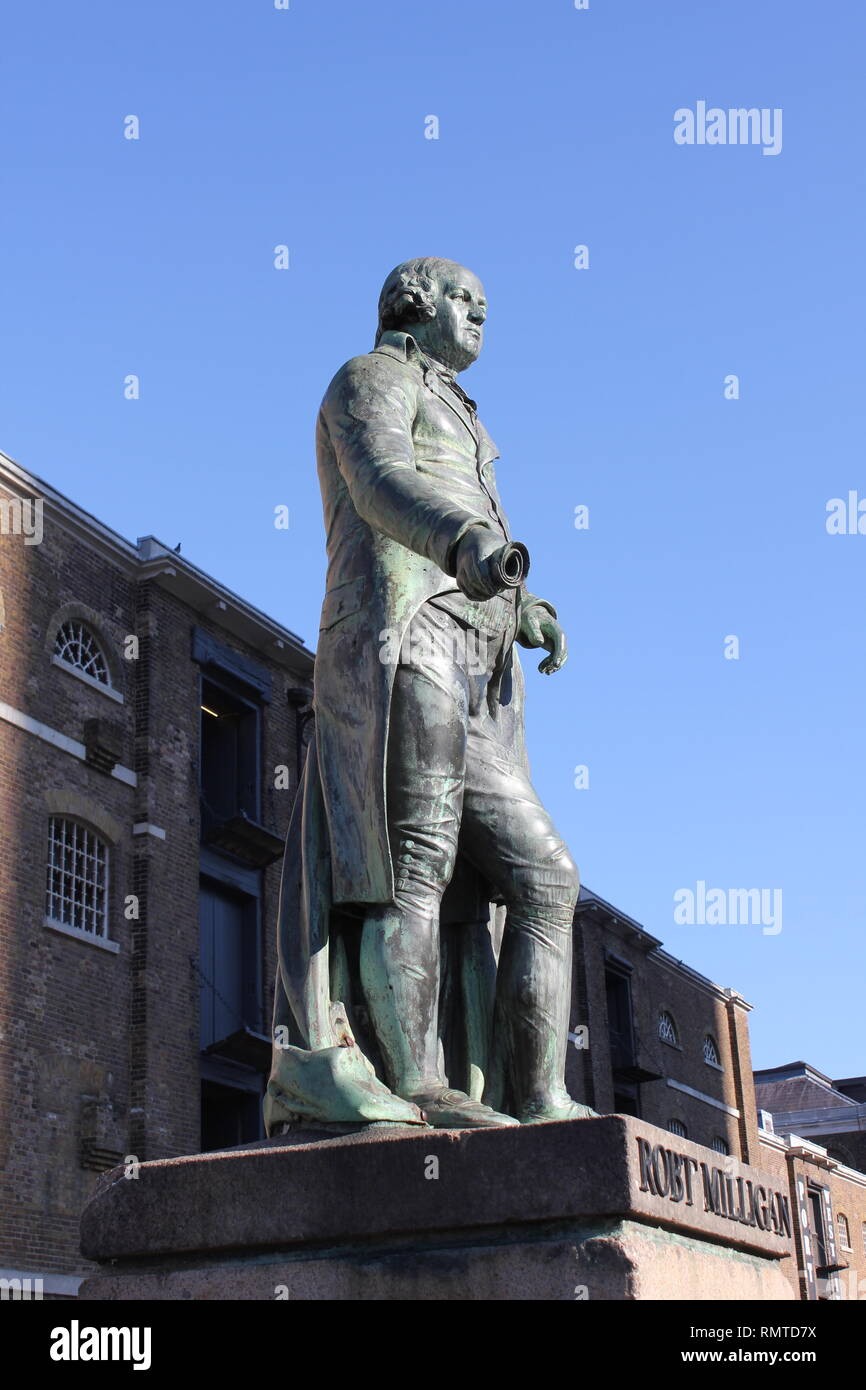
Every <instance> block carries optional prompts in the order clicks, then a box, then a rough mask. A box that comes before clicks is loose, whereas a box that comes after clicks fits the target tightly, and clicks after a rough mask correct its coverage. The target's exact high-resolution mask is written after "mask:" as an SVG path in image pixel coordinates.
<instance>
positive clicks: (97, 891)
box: [45, 816, 108, 936]
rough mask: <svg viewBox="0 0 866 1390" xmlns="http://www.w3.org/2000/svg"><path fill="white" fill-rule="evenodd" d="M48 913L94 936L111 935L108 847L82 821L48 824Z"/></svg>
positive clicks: (57, 819) (58, 818)
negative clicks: (109, 929)
mask: <svg viewBox="0 0 866 1390" xmlns="http://www.w3.org/2000/svg"><path fill="white" fill-rule="evenodd" d="M45 914H46V916H47V917H48V919H49V920H50V921H52V922H59V923H60V924H61V925H63V926H66V927H76V928H78V930H79V931H85V932H90V933H91V934H92V935H93V936H107V935H108V846H107V845H106V844H105V843H104V842H103V841H102V840H100V838H99V836H98V835H96V834H94V832H93V831H92V830H88V829H87V827H86V826H83V825H79V823H78V821H74V820H65V819H63V817H61V816H52V817H51V819H50V820H49V823H48V881H47V901H46V908H45Z"/></svg>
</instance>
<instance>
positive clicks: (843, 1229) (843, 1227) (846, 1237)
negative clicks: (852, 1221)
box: [836, 1211, 851, 1250]
mask: <svg viewBox="0 0 866 1390" xmlns="http://www.w3.org/2000/svg"><path fill="white" fill-rule="evenodd" d="M836 1231H837V1233H838V1235H839V1244H840V1245H841V1247H842V1249H843V1250H850V1249H851V1233H850V1231H849V1230H848V1218H847V1216H846V1215H845V1213H844V1212H842V1211H837V1213H836Z"/></svg>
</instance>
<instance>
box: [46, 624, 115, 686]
mask: <svg viewBox="0 0 866 1390" xmlns="http://www.w3.org/2000/svg"><path fill="white" fill-rule="evenodd" d="M54 655H55V656H56V658H57V660H58V661H62V662H63V664H64V666H71V667H72V669H73V671H78V672H80V673H81V674H82V675H84V676H87V677H89V679H90V680H92V681H95V682H96V684H97V685H107V686H110V685H111V678H110V676H109V674H108V662H107V661H106V659H105V655H104V653H103V651H102V648H101V647H100V645H99V643H98V642H97V640H96V638H95V637H94V635H93V633H92V632H91V630H90V628H89V627H88V626H87V624H86V623H83V622H81V621H79V619H78V618H69V619H68V620H67V621H66V622H65V623H61V625H60V627H59V628H58V629H57V635H56V637H55V639H54Z"/></svg>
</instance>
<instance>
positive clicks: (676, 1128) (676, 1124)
mask: <svg viewBox="0 0 866 1390" xmlns="http://www.w3.org/2000/svg"><path fill="white" fill-rule="evenodd" d="M668 1130H669V1132H670V1133H671V1134H675V1135H676V1136H677V1138H679V1139H688V1137H689V1132H688V1130H687V1129H686V1127H685V1125H684V1124H683V1122H682V1120H668Z"/></svg>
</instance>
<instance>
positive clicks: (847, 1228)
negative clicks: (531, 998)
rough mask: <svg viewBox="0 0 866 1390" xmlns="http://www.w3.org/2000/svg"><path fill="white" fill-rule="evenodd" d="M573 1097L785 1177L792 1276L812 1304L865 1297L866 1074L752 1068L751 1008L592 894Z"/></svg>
mask: <svg viewBox="0 0 866 1390" xmlns="http://www.w3.org/2000/svg"><path fill="white" fill-rule="evenodd" d="M575 931H576V936H577V951H576V961H577V964H576V968H575V972H574V986H573V995H574V1002H573V1008H572V1020H573V1022H572V1030H573V1031H572V1043H573V1047H572V1048H571V1049H570V1050H569V1061H568V1070H567V1076H568V1080H569V1083H570V1088H571V1091H572V1094H573V1095H575V1096H577V1097H579V1098H581V1099H585V1100H586V1101H587V1102H588V1103H589V1104H590V1105H592V1106H593V1108H594V1109H596V1110H599V1111H601V1112H610V1111H615V1112H620V1113H625V1114H629V1115H639V1116H640V1117H641V1118H642V1119H644V1120H648V1121H649V1122H650V1123H651V1124H654V1125H658V1126H659V1127H660V1128H661V1129H667V1130H669V1131H670V1132H671V1133H673V1134H678V1135H681V1136H684V1137H686V1138H689V1139H692V1140H694V1141H695V1142H696V1143H698V1144H704V1145H706V1146H707V1148H710V1149H713V1150H715V1152H716V1153H718V1154H720V1155H722V1156H723V1159H724V1156H726V1155H727V1156H729V1157H731V1158H733V1159H740V1160H742V1161H743V1162H745V1163H751V1164H754V1165H755V1166H756V1167H757V1168H762V1169H763V1170H764V1171H765V1172H768V1173H771V1174H773V1176H774V1177H775V1178H776V1184H777V1187H778V1189H779V1190H780V1191H783V1192H787V1193H788V1194H789V1196H790V1203H791V1211H792V1213H793V1217H794V1239H793V1241H792V1251H791V1259H790V1260H788V1261H786V1262H785V1263H786V1274H787V1276H788V1278H789V1279H790V1281H791V1283H792V1285H793V1287H794V1290H795V1292H796V1293H797V1295H798V1297H800V1298H804V1299H816V1298H822V1299H850V1298H855V1299H864V1298H866V1151H864V1147H863V1145H864V1138H866V1127H864V1117H866V1106H864V1103H863V1102H864V1100H866V1078H863V1077H853V1078H849V1079H847V1080H844V1081H836V1082H831V1081H830V1080H829V1079H828V1078H827V1077H825V1076H822V1075H821V1073H820V1072H816V1071H815V1070H814V1069H813V1068H811V1067H807V1066H806V1064H805V1063H803V1062H797V1063H794V1064H792V1065H791V1066H788V1067H778V1068H775V1069H773V1070H770V1071H760V1072H753V1071H752V1063H751V1053H750V1047H749V1027H748V1015H749V1012H750V1011H751V1007H752V1006H751V1005H750V1004H748V1003H746V1001H745V1000H744V999H743V998H742V996H741V995H739V994H737V993H736V991H735V990H732V989H722V988H720V987H719V986H718V985H715V984H713V982H712V981H711V980H708V979H706V977H705V976H703V975H700V974H699V973H698V972H697V971H696V970H693V969H691V967H690V966H688V965H686V964H685V963H684V962H683V961H681V960H677V959H675V958H674V957H673V956H671V955H669V954H668V952H667V951H665V950H664V949H663V946H662V943H661V942H660V941H659V939H658V938H657V937H654V936H651V935H650V934H649V932H647V931H645V930H644V928H643V927H642V926H641V925H640V923H638V922H635V921H634V920H633V919H632V918H630V917H628V916H627V915H626V914H625V913H623V912H621V911H619V910H618V909H617V908H615V907H613V906H611V904H610V903H607V902H605V901H604V899H602V898H600V897H598V896H597V895H596V894H595V893H591V892H590V891H589V890H588V889H586V888H582V889H581V893H580V899H579V901H578V905H577V912H576V915H575Z"/></svg>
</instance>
